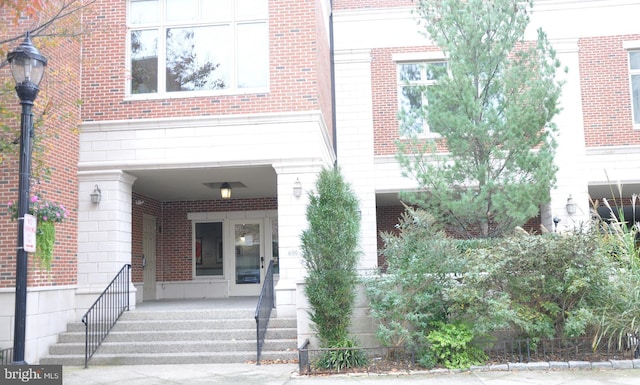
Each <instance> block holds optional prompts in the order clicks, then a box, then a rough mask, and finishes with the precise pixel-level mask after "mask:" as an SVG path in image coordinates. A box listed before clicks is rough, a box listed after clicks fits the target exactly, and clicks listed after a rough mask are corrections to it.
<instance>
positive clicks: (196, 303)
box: [131, 297, 258, 312]
mask: <svg viewBox="0 0 640 385" xmlns="http://www.w3.org/2000/svg"><path fill="white" fill-rule="evenodd" d="M257 305H258V297H229V298H206V299H193V298H188V299H161V300H156V301H143V302H138V303H137V304H136V308H135V309H131V310H132V311H136V310H140V311H159V312H165V311H181V310H208V309H210V310H219V309H234V310H255V309H256V306H257Z"/></svg>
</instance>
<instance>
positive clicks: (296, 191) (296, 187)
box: [293, 178, 302, 198]
mask: <svg viewBox="0 0 640 385" xmlns="http://www.w3.org/2000/svg"><path fill="white" fill-rule="evenodd" d="M301 195H302V183H300V179H298V178H296V181H295V183H294V184H293V196H294V197H296V198H300V196H301Z"/></svg>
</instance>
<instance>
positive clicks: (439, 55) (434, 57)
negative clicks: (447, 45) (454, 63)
mask: <svg viewBox="0 0 640 385" xmlns="http://www.w3.org/2000/svg"><path fill="white" fill-rule="evenodd" d="M391 60H393V61H394V62H396V63H402V62H429V61H447V57H446V56H445V54H444V52H443V51H430V52H404V53H394V54H392V55H391Z"/></svg>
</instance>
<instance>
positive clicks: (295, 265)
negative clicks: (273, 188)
mask: <svg viewBox="0 0 640 385" xmlns="http://www.w3.org/2000/svg"><path fill="white" fill-rule="evenodd" d="M323 166H325V167H329V165H323V164H320V163H318V164H302V163H301V164H277V165H274V168H275V170H276V173H277V174H278V244H279V250H278V253H279V258H280V260H279V262H280V278H279V280H278V283H277V285H276V307H277V309H278V317H295V316H296V309H297V298H296V285H297V284H298V283H300V282H303V281H304V277H305V275H306V270H305V268H304V263H303V260H302V248H301V246H302V243H301V241H300V235H302V232H303V231H304V230H305V229H307V218H306V210H307V205H308V203H309V199H308V193H309V191H310V190H314V189H315V184H316V180H317V178H318V174H319V173H320V171H321V170H322V167H323ZM298 180H299V181H300V185H301V187H302V193H301V195H300V197H296V196H295V195H294V191H293V188H294V186H295V183H296V181H298Z"/></svg>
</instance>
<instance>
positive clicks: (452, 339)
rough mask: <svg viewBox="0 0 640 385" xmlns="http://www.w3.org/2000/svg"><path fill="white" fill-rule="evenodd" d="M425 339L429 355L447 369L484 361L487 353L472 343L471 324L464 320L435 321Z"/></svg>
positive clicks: (478, 363)
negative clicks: (450, 321) (427, 343)
mask: <svg viewBox="0 0 640 385" xmlns="http://www.w3.org/2000/svg"><path fill="white" fill-rule="evenodd" d="M433 327H434V328H433V330H431V331H430V332H429V335H428V336H427V341H428V342H429V350H430V352H431V357H433V358H434V359H435V362H436V363H439V364H442V365H444V367H446V368H448V369H465V368H469V367H470V366H471V365H480V364H483V363H485V362H486V360H487V359H488V357H487V355H486V354H485V353H484V352H483V351H482V349H480V348H479V347H477V346H476V345H475V344H474V337H475V335H474V332H473V328H472V326H471V325H469V324H467V323H464V322H455V323H444V322H436V323H434V325H433Z"/></svg>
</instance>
